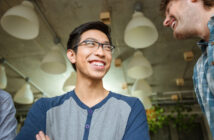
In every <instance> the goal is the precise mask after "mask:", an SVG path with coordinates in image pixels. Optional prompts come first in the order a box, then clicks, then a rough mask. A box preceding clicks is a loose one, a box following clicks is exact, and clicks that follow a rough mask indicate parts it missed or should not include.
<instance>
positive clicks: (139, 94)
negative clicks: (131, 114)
mask: <svg viewBox="0 0 214 140" xmlns="http://www.w3.org/2000/svg"><path fill="white" fill-rule="evenodd" d="M132 96H134V97H137V98H139V99H140V100H141V101H142V103H143V105H144V108H145V109H150V108H151V107H152V102H151V100H150V99H149V97H148V96H147V95H145V94H144V93H143V92H142V91H136V92H134V93H132Z"/></svg>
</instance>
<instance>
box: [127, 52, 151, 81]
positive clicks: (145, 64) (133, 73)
mask: <svg viewBox="0 0 214 140" xmlns="http://www.w3.org/2000/svg"><path fill="white" fill-rule="evenodd" d="M152 73H153V70H152V66H151V64H150V62H149V61H148V60H147V59H146V58H145V57H144V56H143V53H142V52H141V51H136V52H135V53H134V55H133V56H132V58H131V60H130V62H129V64H128V68H127V75H128V76H129V77H130V78H133V79H145V78H147V77H149V76H151V75H152Z"/></svg>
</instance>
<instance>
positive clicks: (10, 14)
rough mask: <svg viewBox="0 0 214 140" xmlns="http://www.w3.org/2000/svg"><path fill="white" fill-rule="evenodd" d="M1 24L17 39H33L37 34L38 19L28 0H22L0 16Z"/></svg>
mask: <svg viewBox="0 0 214 140" xmlns="http://www.w3.org/2000/svg"><path fill="white" fill-rule="evenodd" d="M1 26H2V28H3V29H4V30H5V31H6V32H7V33H8V34H10V35H12V36H14V37H16V38H19V39H26V40H29V39H34V38H36V37H37V36H38V34H39V20H38V17H37V14H36V12H35V11H34V6H33V4H32V3H31V2H30V1H23V2H22V3H21V4H20V5H17V6H14V7H12V8H10V9H9V10H7V11H6V13H5V14H4V15H3V16H2V18H1Z"/></svg>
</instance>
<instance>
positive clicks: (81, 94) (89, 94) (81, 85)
mask: <svg viewBox="0 0 214 140" xmlns="http://www.w3.org/2000/svg"><path fill="white" fill-rule="evenodd" d="M75 93H76V95H77V96H78V98H79V99H80V100H81V101H82V102H83V103H84V104H86V105H87V106H89V107H92V106H94V105H96V104H97V103H99V102H100V101H102V100H103V99H104V98H105V97H106V96H107V95H108V93H109V92H108V91H107V90H105V89H104V87H103V82H102V79H89V78H82V77H78V76H77V83H76V87H75Z"/></svg>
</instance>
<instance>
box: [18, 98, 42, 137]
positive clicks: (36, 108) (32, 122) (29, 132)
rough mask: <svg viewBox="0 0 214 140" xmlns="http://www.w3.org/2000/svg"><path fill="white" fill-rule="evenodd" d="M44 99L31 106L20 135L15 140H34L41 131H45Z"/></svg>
mask: <svg viewBox="0 0 214 140" xmlns="http://www.w3.org/2000/svg"><path fill="white" fill-rule="evenodd" d="M44 103H45V102H44V99H40V100H38V101H37V102H36V103H34V104H33V106H32V108H31V109H30V111H29V112H28V115H27V118H26V120H25V121H24V126H23V127H22V129H21V131H20V133H19V134H18V135H17V137H16V138H15V140H36V137H35V136H36V134H37V133H38V132H39V131H40V130H41V131H43V132H45V130H46V111H45V105H44Z"/></svg>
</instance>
